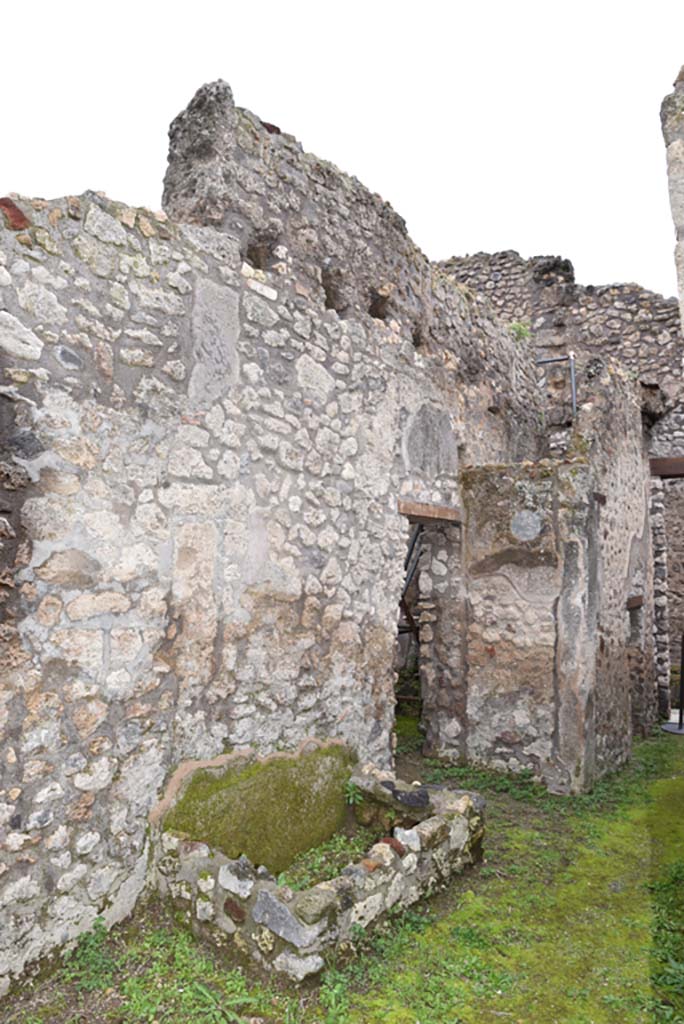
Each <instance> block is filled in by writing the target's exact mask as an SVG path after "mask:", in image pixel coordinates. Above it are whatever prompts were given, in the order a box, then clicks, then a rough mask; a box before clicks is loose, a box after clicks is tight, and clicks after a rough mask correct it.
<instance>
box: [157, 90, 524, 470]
mask: <svg viewBox="0 0 684 1024" xmlns="http://www.w3.org/2000/svg"><path fill="white" fill-rule="evenodd" d="M169 137H170V148H169V166H168V170H167V173H166V178H165V181H164V209H165V210H166V212H167V213H168V214H169V215H170V216H172V217H173V218H174V219H175V220H180V221H185V222H190V223H199V224H211V225H214V226H216V227H217V229H219V230H221V231H225V232H228V233H229V234H231V235H232V236H233V237H234V238H236V239H237V240H238V242H239V247H240V252H241V254H242V256H243V258H244V259H247V260H248V261H249V262H251V263H253V264H254V265H256V266H260V267H262V268H268V267H276V268H277V267H279V266H280V265H281V261H282V259H283V256H282V253H280V252H279V245H280V243H284V244H285V245H286V247H287V264H288V266H289V267H290V270H291V273H292V275H293V277H294V278H295V280H296V282H297V291H298V293H299V294H304V295H308V296H311V297H314V298H315V299H316V300H317V301H318V302H319V303H320V304H321V305H324V306H325V307H326V308H331V309H334V310H336V311H337V313H338V314H339V315H340V317H341V318H342V319H345V318H348V317H352V316H356V317H358V316H363V315H370V316H371V317H373V318H375V319H380V320H383V321H385V322H387V323H390V322H394V323H395V324H396V326H397V330H398V332H399V333H400V334H401V337H402V338H404V339H406V340H407V341H409V342H410V343H411V344H412V345H414V346H415V347H416V348H417V349H418V351H420V352H426V351H430V352H432V353H433V354H435V355H437V357H438V358H439V360H440V361H442V362H443V363H444V365H445V367H446V368H448V369H449V370H453V371H454V372H456V373H457V375H458V378H459V380H460V381H461V382H462V384H463V385H466V386H467V385H469V384H471V383H476V384H477V386H478V387H479V388H480V389H483V388H487V387H488V388H489V391H490V408H491V411H492V412H493V413H495V414H499V415H501V416H503V417H506V415H507V414H509V413H510V414H511V415H512V417H513V418H514V421H515V422H517V423H518V424H520V427H521V440H520V449H519V452H518V457H521V458H522V457H527V458H529V457H530V450H529V438H530V436H531V435H532V436H533V435H534V433H535V431H536V430H538V428H539V420H538V412H539V404H538V401H537V400H533V402H532V405H531V406H529V405H528V397H529V395H530V394H531V393H532V392H533V391H534V389H535V372H534V367H533V366H532V365H531V363H530V362H529V360H528V359H527V358H526V357H525V356H523V358H514V359H513V360H511V359H510V345H508V344H504V345H503V347H502V342H501V337H502V332H501V330H500V329H499V327H498V326H494V325H495V323H496V321H495V319H494V318H493V317H492V313H491V310H489V309H486V312H485V308H486V304H485V303H483V300H482V299H481V298H480V297H479V296H477V295H474V294H472V293H470V294H469V295H468V301H467V302H466V303H465V304H464V303H463V302H462V301H461V300H462V297H463V294H464V293H463V290H462V289H460V290H459V289H456V290H455V289H454V287H453V281H451V282H449V280H448V278H447V277H446V276H445V275H444V274H443V273H442V272H441V271H440V269H439V268H438V267H437V266H435V265H434V264H431V263H430V262H429V261H428V260H427V258H426V257H425V256H424V255H423V253H422V252H421V251H420V249H418V247H417V246H416V245H415V244H414V243H413V242H412V240H411V239H410V238H409V236H408V234H407V231H406V226H405V224H404V221H403V220H402V219H401V217H399V216H398V214H397V213H396V212H395V211H394V210H393V209H392V208H391V206H389V204H388V203H386V202H384V200H383V199H382V198H381V197H380V196H379V195H377V194H376V193H370V192H369V191H368V190H367V189H366V188H364V186H363V185H362V184H361V183H360V182H359V181H358V180H357V179H356V178H353V177H350V176H349V175H347V174H344V173H343V172H342V171H340V170H339V169H338V168H337V167H335V166H334V165H333V164H330V163H327V162H326V161H324V160H321V159H320V158H319V157H317V156H314V155H313V154H311V153H306V152H304V151H303V149H302V147H301V145H300V143H298V142H297V140H296V139H294V138H293V137H292V136H291V135H288V134H286V133H285V132H282V131H281V130H280V128H278V127H277V126H275V125H271V124H268V123H265V122H262V121H261V120H260V119H259V118H258V117H256V116H255V115H254V114H252V113H250V112H249V111H247V110H243V109H241V108H239V107H236V106H235V104H234V101H233V96H232V93H231V90H230V88H229V86H228V85H227V84H226V83H225V82H221V81H219V82H214V83H212V84H210V85H205V86H203V87H202V88H201V89H199V90H198V92H197V94H196V95H195V97H194V98H193V100H192V102H191V103H190V104H189V106H188V108H187V109H186V110H185V111H183V112H182V113H181V114H179V116H178V117H177V118H176V119H175V121H174V122H173V123H172V125H171V128H170V132H169ZM513 433H514V434H515V432H513ZM511 441H512V443H515V439H514V437H512V438H511Z"/></svg>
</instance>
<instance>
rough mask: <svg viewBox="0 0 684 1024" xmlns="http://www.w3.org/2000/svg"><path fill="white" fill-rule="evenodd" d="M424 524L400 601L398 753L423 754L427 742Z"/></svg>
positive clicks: (417, 528) (416, 528) (413, 544)
mask: <svg viewBox="0 0 684 1024" xmlns="http://www.w3.org/2000/svg"><path fill="white" fill-rule="evenodd" d="M423 530H424V527H423V524H422V523H414V524H412V526H411V533H410V536H409V545H408V551H407V553H406V557H405V559H404V583H403V587H402V592H401V598H400V599H399V624H398V634H399V636H398V644H397V665H396V669H397V678H396V684H395V697H396V705H395V722H396V726H395V728H396V734H397V753H399V754H402V753H411V752H413V751H417V750H420V749H421V748H422V746H423V740H424V726H423V722H422V706H423V700H422V693H421V684H420V586H419V569H420V561H421V555H422V543H421V541H422V534H423Z"/></svg>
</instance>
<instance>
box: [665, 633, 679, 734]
mask: <svg viewBox="0 0 684 1024" xmlns="http://www.w3.org/2000/svg"><path fill="white" fill-rule="evenodd" d="M660 728H661V729H662V730H663V732H673V733H674V734H675V735H676V736H684V633H682V650H681V656H680V659H679V724H678V725H675V723H674V722H664V723H663V725H661V727H660Z"/></svg>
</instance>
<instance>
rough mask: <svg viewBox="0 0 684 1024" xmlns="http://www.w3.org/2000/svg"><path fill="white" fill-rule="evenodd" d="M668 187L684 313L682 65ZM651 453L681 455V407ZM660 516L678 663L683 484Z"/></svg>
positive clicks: (671, 486)
mask: <svg viewBox="0 0 684 1024" xmlns="http://www.w3.org/2000/svg"><path fill="white" fill-rule="evenodd" d="M660 116H661V122H662V128H663V135H664V138H665V145H666V147H667V170H668V179H669V187H670V206H671V209H672V219H673V221H674V226H675V235H676V248H675V263H676V266H677V279H678V281H679V303H680V309H681V311H682V317H683V318H684V68H682V70H681V71H680V73H679V75H678V77H677V80H676V82H675V88H674V92H672V93H671V94H670V95H669V96H667V97H666V98H665V100H664V101H663V105H662V109H661V112H660ZM656 431H657V432H656V438H655V444H654V454H657V455H684V408H682V406H681V405H680V406H678V407H676V408H675V409H674V410H673V411H672V412H671V413H670V414H669V415H668V416H667V417H666V418H665V419H664V420H663V421H662V422H661V423H659V424H658V425H657V428H656ZM664 497H665V501H664V505H665V519H666V531H667V543H668V578H669V589H668V599H669V605H670V608H669V619H670V657H671V660H672V661H673V662H674V663H675V664H679V660H680V657H681V638H682V635H683V634H684V529H683V528H682V515H683V514H684V484H682V482H681V481H677V480H669V481H667V482H666V484H665V494H664Z"/></svg>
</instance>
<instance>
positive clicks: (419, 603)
mask: <svg viewBox="0 0 684 1024" xmlns="http://www.w3.org/2000/svg"><path fill="white" fill-rule="evenodd" d="M402 506H403V508H402ZM399 510H400V511H401V512H403V513H404V514H405V515H406V516H407V518H408V520H409V523H410V533H409V541H408V549H407V553H406V557H405V563H404V583H403V587H402V592H401V598H400V601H399V618H398V633H399V636H398V644H397V649H398V659H397V666H396V668H397V682H396V709H395V716H396V734H397V753H399V754H401V753H410V752H412V751H418V750H422V752H423V754H425V755H427V756H441V757H449V758H453V759H458V760H460V759H462V757H463V756H464V753H465V751H464V742H465V722H466V686H465V663H464V662H465V659H464V656H463V650H464V642H465V641H464V633H465V625H466V615H465V596H464V586H463V571H462V552H461V543H462V538H461V522H460V519H461V517H460V512H459V510H457V509H454V508H449V507H445V506H435V505H422V504H418V503H414V502H401V501H400V503H399Z"/></svg>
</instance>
